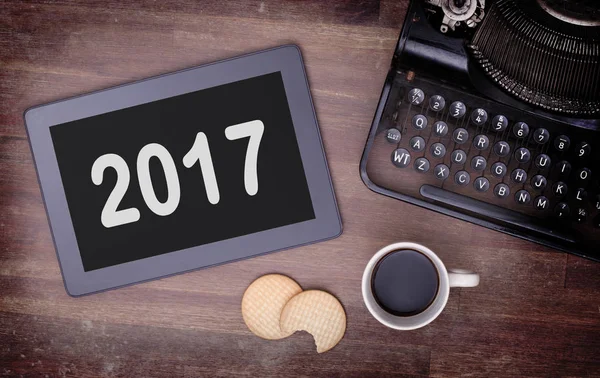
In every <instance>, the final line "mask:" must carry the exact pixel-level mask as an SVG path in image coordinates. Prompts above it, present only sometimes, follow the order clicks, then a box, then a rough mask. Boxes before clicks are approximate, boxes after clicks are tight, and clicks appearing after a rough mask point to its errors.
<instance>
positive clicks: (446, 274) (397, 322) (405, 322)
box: [362, 242, 479, 331]
mask: <svg viewBox="0 0 600 378" xmlns="http://www.w3.org/2000/svg"><path fill="white" fill-rule="evenodd" d="M407 249H409V250H413V251H417V252H420V253H422V254H423V255H425V256H427V257H428V258H429V260H431V262H433V265H434V266H435V269H436V270H437V273H438V277H439V280H438V285H439V286H438V291H437V295H436V297H435V298H434V299H433V302H432V303H431V304H430V305H429V307H427V308H426V309H425V310H423V311H422V312H420V313H418V314H416V315H412V316H396V315H393V314H390V313H389V312H387V311H385V310H384V309H383V308H381V306H379V304H378V303H377V301H376V300H375V297H374V296H373V291H372V286H371V278H372V276H373V270H374V269H375V266H377V263H378V262H379V260H381V259H382V258H383V257H385V256H386V255H387V254H388V253H390V252H393V251H398V250H407ZM477 285H479V274H477V273H474V272H471V271H468V270H463V269H446V266H444V263H443V262H442V260H440V258H439V257H438V256H437V255H436V254H435V253H433V252H432V251H431V250H430V249H429V248H427V247H425V246H422V245H420V244H416V243H410V242H401V243H395V244H390V245H388V246H387V247H384V248H382V249H380V250H379V251H378V252H377V253H376V254H375V255H374V256H373V257H372V258H371V260H370V261H369V263H368V264H367V267H366V268H365V272H364V273H363V278H362V295H363V299H364V301H365V305H367V308H368V309H369V311H370V312H371V315H373V316H374V317H375V319H377V320H378V321H379V322H380V323H381V324H383V325H386V326H388V327H390V328H394V329H398V330H403V331H408V330H412V329H417V328H421V327H423V326H426V325H427V324H429V323H431V322H432V321H433V320H434V319H435V318H437V317H438V315H439V314H440V313H441V312H442V310H443V309H444V307H446V303H447V302H448V296H449V295H450V288H451V287H475V286H477Z"/></svg>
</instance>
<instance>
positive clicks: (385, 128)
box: [366, 75, 600, 256]
mask: <svg viewBox="0 0 600 378" xmlns="http://www.w3.org/2000/svg"><path fill="white" fill-rule="evenodd" d="M366 170H367V173H368V175H369V178H370V180H372V181H373V182H374V183H375V184H376V185H378V186H380V187H382V188H384V189H386V190H390V191H392V192H396V193H400V194H402V195H403V196H409V197H411V198H414V199H418V200H421V201H425V202H427V203H430V204H435V205H436V206H440V207H443V208H446V209H449V210H452V212H457V213H461V214H465V215H468V216H469V217H471V219H472V218H476V219H479V220H481V221H483V222H482V223H484V225H488V226H489V224H493V225H495V226H494V227H493V228H497V229H498V228H500V229H508V230H509V232H512V233H516V234H519V235H522V236H525V237H528V238H529V237H530V236H535V240H536V241H539V242H541V243H546V244H549V245H555V244H556V242H557V243H558V244H560V245H561V248H562V249H566V250H571V251H575V253H578V252H579V253H583V254H588V255H589V254H591V253H599V254H600V180H599V178H600V134H599V133H598V131H593V130H588V129H585V128H581V127H573V126H569V125H567V124H565V123H559V122H556V121H554V120H550V119H547V118H542V117H540V116H539V115H536V114H534V113H530V112H525V111H522V110H518V109H515V108H512V107H508V106H504V105H502V104H499V103H496V102H493V101H489V100H486V99H483V98H481V97H477V96H474V95H471V94H469V93H466V92H462V91H460V90H457V89H455V88H450V87H445V86H443V85H441V84H439V83H435V82H432V81H428V80H427V79H424V78H412V80H408V79H407V77H406V76H405V75H398V77H397V78H396V79H395V81H394V82H393V84H392V87H391V89H390V91H389V97H388V100H387V103H386V105H385V108H384V109H383V113H382V116H381V120H380V122H379V125H378V127H377V132H376V134H375V136H374V139H373V144H372V148H371V151H370V153H369V157H368V161H367V166H366ZM599 256H600V255H599Z"/></svg>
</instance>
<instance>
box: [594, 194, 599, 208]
mask: <svg viewBox="0 0 600 378" xmlns="http://www.w3.org/2000/svg"><path fill="white" fill-rule="evenodd" d="M594 207H595V208H596V209H597V210H600V194H598V195H597V196H596V201H595V204H594Z"/></svg>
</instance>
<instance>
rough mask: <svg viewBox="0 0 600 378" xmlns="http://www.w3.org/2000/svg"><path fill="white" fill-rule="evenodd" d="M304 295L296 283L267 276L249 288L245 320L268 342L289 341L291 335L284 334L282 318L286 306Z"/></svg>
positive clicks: (243, 299) (243, 305) (283, 278)
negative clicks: (300, 295)
mask: <svg viewBox="0 0 600 378" xmlns="http://www.w3.org/2000/svg"><path fill="white" fill-rule="evenodd" d="M300 292H302V288H301V287H300V285H298V284H297V283H296V281H294V280H292V279H291V278H289V277H286V276H283V275H281V274H267V275H264V276H262V277H259V278H257V279H256V280H254V282H252V283H251V284H250V286H248V288H247V289H246V292H245V293H244V297H243V298H242V317H243V318H244V322H245V323H246V325H247V326H248V328H249V329H250V331H252V333H254V334H255V335H256V336H259V337H262V338H263V339H267V340H277V339H282V338H284V337H288V336H289V335H291V334H292V333H294V332H293V331H292V332H282V331H281V329H280V327H279V317H280V316H281V310H282V309H283V307H284V306H285V304H286V303H287V302H288V301H289V300H290V298H292V297H293V296H294V295H296V294H298V293H300Z"/></svg>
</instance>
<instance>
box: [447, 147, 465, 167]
mask: <svg viewBox="0 0 600 378" xmlns="http://www.w3.org/2000/svg"><path fill="white" fill-rule="evenodd" d="M450 160H451V161H452V162H453V163H454V164H464V163H465V161H466V160H467V153H466V152H465V151H463V150H454V151H452V155H451V156H450Z"/></svg>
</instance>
